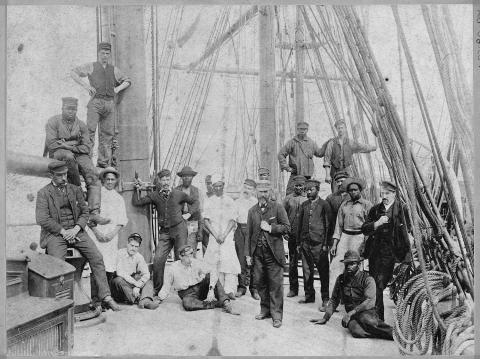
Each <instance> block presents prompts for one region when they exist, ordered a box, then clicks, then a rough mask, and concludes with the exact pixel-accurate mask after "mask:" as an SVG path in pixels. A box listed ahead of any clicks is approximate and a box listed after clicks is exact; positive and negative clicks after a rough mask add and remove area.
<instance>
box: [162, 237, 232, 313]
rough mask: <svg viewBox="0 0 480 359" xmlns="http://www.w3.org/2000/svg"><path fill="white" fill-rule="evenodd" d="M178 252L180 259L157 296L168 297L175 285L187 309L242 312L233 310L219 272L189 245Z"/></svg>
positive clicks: (166, 276)
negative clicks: (195, 253) (197, 256)
mask: <svg viewBox="0 0 480 359" xmlns="http://www.w3.org/2000/svg"><path fill="white" fill-rule="evenodd" d="M179 255H180V260H178V261H175V262H174V263H173V264H172V265H171V266H170V267H169V268H168V269H167V270H166V272H165V277H164V279H163V286H162V289H161V290H160V292H159V293H158V299H159V300H160V301H164V300H165V299H167V297H168V296H169V294H170V291H171V289H172V288H173V289H175V290H176V291H177V292H178V296H179V297H180V298H181V299H182V305H183V308H185V310H187V311H193V310H204V309H213V308H215V307H222V308H223V311H224V312H226V313H229V314H233V315H239V313H235V312H234V311H233V310H232V306H231V303H230V299H229V298H228V296H227V294H226V293H225V290H224V289H223V286H222V284H221V283H220V282H219V281H218V274H217V273H216V272H215V271H210V267H207V266H205V265H204V263H203V261H202V260H200V259H196V258H194V257H193V248H192V247H191V246H190V245H188V244H187V245H183V246H182V247H180V249H179ZM217 298H218V300H217Z"/></svg>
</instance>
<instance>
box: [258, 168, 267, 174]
mask: <svg viewBox="0 0 480 359" xmlns="http://www.w3.org/2000/svg"><path fill="white" fill-rule="evenodd" d="M258 174H259V175H270V170H269V169H268V168H267V167H259V168H258Z"/></svg>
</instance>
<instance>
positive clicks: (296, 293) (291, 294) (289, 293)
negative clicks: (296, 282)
mask: <svg viewBox="0 0 480 359" xmlns="http://www.w3.org/2000/svg"><path fill="white" fill-rule="evenodd" d="M297 295H298V291H297V292H296V291H293V290H291V289H290V291H289V292H288V294H287V297H289V298H291V297H296V296H297Z"/></svg>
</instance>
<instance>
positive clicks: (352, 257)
mask: <svg viewBox="0 0 480 359" xmlns="http://www.w3.org/2000/svg"><path fill="white" fill-rule="evenodd" d="M361 261H363V258H362V257H360V254H358V252H357V251H354V250H352V249H349V250H348V251H346V252H345V255H344V256H343V259H341V260H340V262H343V263H351V262H361Z"/></svg>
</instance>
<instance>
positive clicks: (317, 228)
mask: <svg viewBox="0 0 480 359" xmlns="http://www.w3.org/2000/svg"><path fill="white" fill-rule="evenodd" d="M305 188H306V191H307V197H308V201H306V202H303V203H302V205H301V206H300V211H299V214H298V230H297V238H298V244H299V247H300V252H301V254H302V267H303V283H304V284H303V286H304V289H305V299H302V300H300V301H299V303H315V289H314V288H313V276H314V269H315V268H314V267H315V266H316V267H317V270H318V274H319V276H320V292H321V295H322V304H321V306H320V310H325V306H326V305H327V302H328V299H329V298H330V296H329V289H330V288H329V281H330V277H329V275H330V274H329V261H328V249H329V247H330V244H331V243H330V242H331V236H332V231H333V223H332V220H333V217H332V209H331V208H330V205H329V204H328V202H327V201H325V200H323V199H322V198H320V197H319V196H318V192H319V189H320V182H319V181H317V180H314V179H309V180H307V181H306V183H305Z"/></svg>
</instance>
